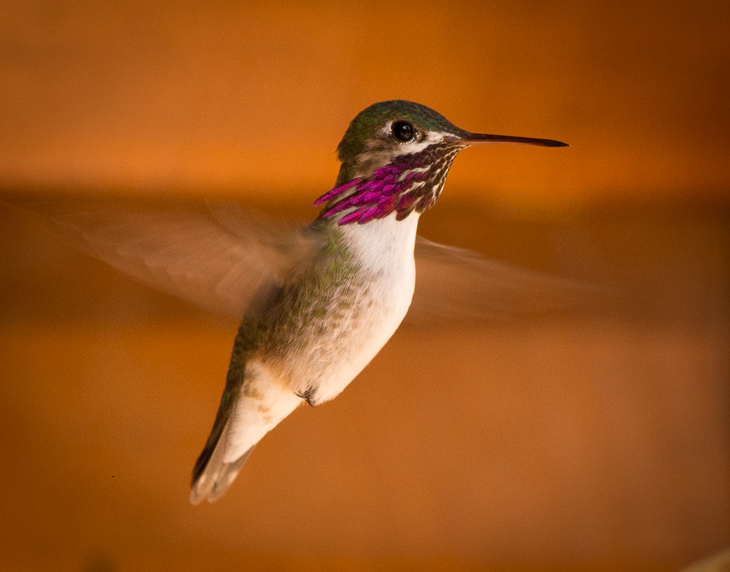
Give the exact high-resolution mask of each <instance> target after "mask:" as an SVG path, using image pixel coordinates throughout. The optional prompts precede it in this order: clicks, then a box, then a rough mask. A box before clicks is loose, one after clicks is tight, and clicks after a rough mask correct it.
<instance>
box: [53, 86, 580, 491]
mask: <svg viewBox="0 0 730 572" xmlns="http://www.w3.org/2000/svg"><path fill="white" fill-rule="evenodd" d="M495 143H516V144H527V145H538V146H543V147H564V146H567V145H566V144H565V143H562V142H560V141H555V140H552V139H536V138H529V137H512V136H504V135H488V134H479V133H472V132H469V131H465V130H463V129H460V128H458V127H456V126H455V125H454V124H452V123H451V122H450V121H449V120H447V119H446V118H445V117H444V116H442V115H441V114H439V113H437V112H436V111H434V110H432V109H430V108H428V107H426V106H424V105H421V104H418V103H413V102H410V101H405V100H391V101H383V102H380V103H376V104H374V105H371V106H370V107H368V108H366V109H365V110H363V111H361V112H360V113H359V114H358V115H357V116H356V117H355V118H354V119H353V120H352V122H351V123H350V125H349V127H348V128H347V131H346V133H345V135H344V137H343V139H342V141H341V142H340V144H339V146H338V147H337V156H338V159H339V161H340V163H341V165H340V169H339V174H338V175H337V179H336V181H335V184H334V186H333V188H332V189H330V190H329V191H327V192H326V193H324V194H323V195H322V196H320V197H319V198H318V199H317V200H316V201H315V202H314V205H315V206H318V207H321V211H320V212H319V215H318V216H317V217H316V219H315V220H314V221H313V222H312V223H311V224H309V225H308V226H306V227H292V228H281V227H279V228H273V229H272V228H268V227H266V226H265V225H262V224H257V223H256V222H255V221H252V220H251V219H250V218H249V217H247V215H246V214H245V213H243V212H242V211H240V210H239V209H238V208H237V207H235V206H232V205H231V204H229V203H210V204H209V205H208V208H209V211H210V212H209V213H208V215H212V218H211V216H203V215H200V214H198V213H183V214H181V213H180V212H176V213H153V212H142V213H140V212H136V211H135V212H128V213H114V214H111V215H108V216H106V215H105V216H99V215H98V214H94V213H76V214H73V215H67V214H60V215H59V214H58V213H49V212H47V211H46V212H44V213H43V216H44V220H45V224H44V226H47V227H48V226H49V221H50V226H53V227H55V228H54V231H55V232H56V234H59V233H60V234H61V235H63V236H64V237H65V238H66V239H67V240H69V241H71V242H72V243H73V244H74V245H75V246H77V247H78V248H80V249H82V250H85V251H86V252H89V253H90V254H92V255H95V256H97V257H99V258H101V259H103V260H105V261H106V262H108V263H110V264H112V265H113V266H115V267H117V268H119V269H121V270H123V271H125V272H127V273H128V274H131V275H133V276H136V277H137V278H139V279H141V280H143V281H145V282H147V283H150V284H153V285H155V286H157V287H161V288H163V289H165V290H167V291H170V292H172V293H174V294H177V295H178V296H181V297H183V298H186V299H189V300H192V301H194V302H197V303H199V304H201V305H203V306H206V307H209V308H212V309H217V310H222V311H224V312H227V313H230V314H233V315H235V316H237V318H239V319H240V318H241V316H243V318H242V319H241V322H240V326H239V328H238V332H237V334H236V336H235V340H234V343H233V349H232V352H231V357H230V363H229V366H228V373H227V375H226V380H225V388H224V390H223V395H222V397H221V400H220V405H219V407H218V411H217V413H216V416H215V421H214V423H213V428H212V430H211V433H210V436H209V437H208V440H207V442H206V443H205V446H204V448H203V450H202V452H201V453H200V456H199V457H198V459H197V462H196V463H195V466H194V469H193V472H192V480H191V489H190V502H191V503H193V504H198V503H200V502H202V501H203V500H208V501H209V502H213V501H215V500H217V499H219V498H220V497H221V496H222V495H223V494H224V493H225V492H226V491H227V489H228V488H229V487H230V486H231V484H232V483H233V481H234V480H235V478H236V476H237V475H238V473H239V471H240V470H241V467H242V466H243V464H244V463H245V462H246V460H247V459H248V458H249V456H250V455H251V452H252V451H253V449H254V447H255V446H256V444H257V443H258V442H259V441H260V440H261V439H262V438H263V437H264V436H265V435H266V434H267V433H268V432H269V431H271V430H272V429H273V428H274V427H276V425H277V424H279V423H280V422H281V421H282V420H283V419H284V418H285V417H287V416H288V415H289V414H290V413H292V412H293V411H294V410H295V409H297V408H298V407H299V406H300V405H302V404H308V405H310V406H317V405H319V404H321V403H324V402H327V401H330V400H332V399H334V398H335V397H336V396H337V395H339V394H340V393H341V392H342V391H343V390H344V389H345V387H347V385H348V384H349V383H350V382H351V381H352V380H353V379H354V378H355V377H356V376H357V375H358V374H359V373H360V372H361V371H362V370H363V369H364V368H365V366H366V365H367V364H368V363H369V362H370V361H371V360H372V359H373V358H374V357H375V356H376V354H377V353H378V352H379V351H380V350H381V348H382V347H383V346H384V345H385V344H386V343H387V342H388V340H389V339H390V337H391V336H392V335H393V334H394V333H395V331H396V329H397V328H398V327H399V326H400V324H401V322H402V321H403V319H404V317H405V316H406V313H407V312H409V308H410V307H411V304H412V301H413V300H414V291H415V290H416V284H417V281H418V283H419V284H420V283H421V280H422V278H423V283H424V284H425V285H426V286H425V287H426V288H428V287H429V286H428V285H429V284H431V285H434V284H435V285H436V288H438V287H439V285H440V286H441V288H442V289H444V287H446V288H448V289H449V290H450V292H448V293H447V295H446V296H443V295H442V299H447V300H449V301H450V302H448V303H446V304H441V306H442V307H445V306H448V304H449V303H453V300H454V297H455V296H457V295H458V294H457V293H456V290H458V289H463V290H468V289H469V288H472V289H477V290H478V289H481V288H484V287H485V286H486V289H490V288H491V290H494V289H495V284H497V285H498V286H496V288H501V287H505V288H507V290H509V289H510V288H512V289H519V288H520V287H523V286H525V285H526V284H527V287H529V284H530V283H531V282H534V280H535V279H534V276H532V275H531V273H529V272H522V273H521V272H520V271H516V270H514V269H509V268H505V267H503V266H500V265H499V264H498V263H491V262H489V261H486V260H483V259H480V258H479V257H477V256H475V255H472V254H470V253H468V252H467V251H462V250H461V249H456V248H452V247H447V246H442V245H438V244H436V243H432V242H429V241H426V240H424V239H421V238H420V237H419V239H418V240H417V237H416V231H417V227H418V220H419V218H420V216H421V214H423V213H424V212H425V211H426V210H428V209H430V208H431V207H432V206H433V205H434V204H435V203H436V201H437V200H438V198H439V196H440V195H441V191H442V189H443V187H444V182H445V180H446V176H447V174H448V171H449V168H450V167H451V164H452V162H453V161H454V158H455V157H456V155H457V154H458V153H459V152H460V151H462V150H464V149H466V148H467V147H471V146H476V145H484V144H495ZM414 253H417V254H418V258H419V265H418V277H417V268H416V256H414ZM459 270H465V271H466V274H465V275H464V277H463V279H457V283H454V278H453V277H454V276H455V271H456V272H458V271H459ZM422 274H425V275H426V276H423V277H422V276H421V275H422ZM548 282H549V280H548ZM505 284H507V286H504V285H505ZM542 285H543V286H544V285H545V280H543V281H542ZM442 294H443V292H442ZM477 297H479V298H480V301H481V300H483V299H484V298H485V296H482V295H481V294H479V295H477V294H474V293H473V294H472V298H471V299H472V300H473V299H476V298H477ZM486 297H487V298H488V295H487V296H486ZM423 298H424V297H423V296H421V297H420V299H423ZM418 300H419V298H418V297H417V300H416V303H414V306H418V305H421V306H423V305H424V304H423V303H419V302H418ZM483 305H484V304H482V306H483ZM415 309H416V308H414V310H415ZM469 311H473V312H478V311H479V308H478V307H477V304H473V305H472V307H471V308H470V309H467V312H469ZM437 313H438V312H437Z"/></svg>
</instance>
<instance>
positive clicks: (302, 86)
mask: <svg viewBox="0 0 730 572" xmlns="http://www.w3.org/2000/svg"><path fill="white" fill-rule="evenodd" d="M729 16H730V12H729V9H728V7H727V4H724V3H722V2H713V1H711V0H708V1H704V2H693V3H686V2H674V3H669V4H668V3H666V2H660V1H658V0H657V1H653V2H641V3H633V2H624V3H622V2H618V3H617V2H608V1H602V2H591V3H586V2H568V1H566V2H549V1H548V2H545V1H543V2H514V1H511V2H489V3H487V2H473V3H466V2H462V3H454V2H450V3H437V2H418V3H413V4H411V5H408V4H393V3H392V2H372V1H368V2H358V3H348V5H347V6H343V5H342V4H341V3H335V2H332V3H326V2H320V3H317V4H312V3H309V4H308V5H307V7H306V8H305V7H302V4H300V3H295V2H291V3H288V4H286V3H275V5H274V4H273V3H268V2H261V3H258V4H256V3H253V2H215V3H209V2H199V3H195V2H185V3H178V2H155V3H136V4H131V3H129V2H112V3H110V2H101V3H100V2H90V1H88V0H87V1H85V2H69V1H62V2H49V3H45V4H44V3H34V4H31V3H24V2H17V3H11V5H9V6H8V5H4V6H3V17H2V18H0V41H1V42H2V46H3V49H2V51H1V52H0V77H2V78H3V79H2V81H1V82H0V124H2V125H3V128H2V129H1V130H0V185H2V186H5V187H8V186H16V185H20V186H22V187H27V186H31V187H35V186H47V185H51V186H55V187H58V186H62V187H63V186H65V187H77V186H79V185H81V186H84V187H91V188H100V187H105V188H108V187H117V188H119V187H122V188H133V189H144V190H147V189H154V188H159V187H167V188H179V187H185V188H189V189H191V190H193V191H200V190H201V189H209V188H212V189H217V190H218V191H221V190H223V191H238V192H240V191H241V190H242V189H245V192H246V193H260V192H264V191H268V192H272V191H273V192H276V193H280V194H286V193H296V196H302V195H304V196H305V197H307V200H308V198H309V197H314V196H316V195H317V194H319V192H321V190H322V189H324V188H326V187H327V186H328V185H329V184H331V183H332V181H333V179H334V175H335V171H336V164H335V160H334V148H335V146H336V144H337V142H338V141H339V139H340V137H341V136H342V133H343V132H344V129H345V127H346V125H347V123H348V122H349V121H350V119H351V118H352V117H353V116H354V115H355V113H357V112H358V111H359V110H360V109H362V108H363V107H365V106H367V105H368V104H370V103H372V102H375V101H379V100H383V99H389V98H394V97H398V98H408V99H413V100H416V101H419V102H422V103H425V104H427V105H430V106H432V107H434V108H436V109H437V110H439V111H441V112H442V113H444V114H445V115H447V116H448V117H449V118H451V119H452V120H453V121H454V122H455V123H457V124H458V125H460V126H463V127H465V128H468V129H470V130H474V131H486V132H496V133H506V134H516V135H528V136H529V135H532V136H542V137H552V138H558V139H563V140H565V141H568V142H570V143H571V144H572V148H571V149H569V150H559V151H556V150H544V149H517V148H503V149H492V150H488V151H487V150H483V149H482V150H478V151H470V152H469V153H466V154H464V156H463V157H462V158H460V159H459V161H457V163H456V166H455V168H454V171H453V175H452V176H451V178H450V185H449V187H450V188H451V189H452V192H453V193H459V192H460V191H459V189H460V188H461V189H465V188H468V189H469V192H470V193H473V192H475V191H476V190H482V192H483V193H484V195H485V197H496V198H497V199H498V200H506V201H518V202H522V203H524V202H528V203H529V202H537V203H546V202H547V203H548V204H553V203H564V202H567V203H568V204H570V203H572V202H573V201H576V200H578V201H581V200H585V199H591V198H594V197H601V196H604V195H608V196H610V197H613V196H634V195H646V196H650V197H655V196H657V195H665V194H669V195H676V194H679V195H683V194H686V195H688V196H692V197H695V196H707V195H710V196H723V197H727V196H729V195H730V192H729V190H730V170H729V169H727V167H726V163H727V161H726V158H727V156H728V151H729V150H730V149H729V147H730V112H729V111H728V106H727V94H728V93H729V92H730V73H729V72H728V70H729V69H730V40H729V38H730V35H728V34H727V30H728V23H729V21H730V18H729ZM472 196H473V195H472Z"/></svg>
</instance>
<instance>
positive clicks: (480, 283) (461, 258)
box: [406, 236, 597, 325]
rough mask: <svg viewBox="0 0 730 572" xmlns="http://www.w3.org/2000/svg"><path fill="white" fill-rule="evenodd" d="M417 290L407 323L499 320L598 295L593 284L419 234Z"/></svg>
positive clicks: (576, 303)
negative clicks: (509, 261) (438, 241)
mask: <svg viewBox="0 0 730 572" xmlns="http://www.w3.org/2000/svg"><path fill="white" fill-rule="evenodd" d="M415 254H416V290H415V293H414V295H413V302H412V303H411V308H410V310H409V312H408V315H407V316H406V323H410V324H416V325H428V324H430V323H434V322H443V321H444V320H448V319H450V320H457V321H461V322H484V321H498V320H505V319H509V318H515V317H519V316H526V315H530V314H539V313H546V312H550V311H555V310H560V309H573V308H577V307H578V306H580V305H583V304H585V303H586V302H588V301H589V300H591V299H592V298H593V297H594V296H595V295H596V293H597V291H596V289H595V288H592V287H590V286H588V285H584V284H580V283H576V282H572V281H570V280H566V279H561V278H556V277H553V276H550V275H546V274H540V273H539V272H535V271H531V270H525V269H523V268H519V267H516V266H511V265H509V264H505V263H502V262H497V261H494V260H488V259H486V258H484V257H483V256H481V255H480V254H477V253H475V252H472V251H470V250H464V249H462V248H456V247H453V246H444V245H442V244H437V243H435V242H431V241H429V240H426V239H425V238H422V237H420V236H419V237H418V239H417V241H416V252H415Z"/></svg>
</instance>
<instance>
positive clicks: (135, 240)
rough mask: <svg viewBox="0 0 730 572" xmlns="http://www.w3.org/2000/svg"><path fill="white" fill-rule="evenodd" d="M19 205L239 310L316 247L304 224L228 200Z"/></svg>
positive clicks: (83, 246)
mask: <svg viewBox="0 0 730 572" xmlns="http://www.w3.org/2000/svg"><path fill="white" fill-rule="evenodd" d="M17 208H19V209H20V210H21V211H23V212H24V213H25V214H27V215H30V216H31V217H32V218H33V219H34V220H35V222H36V223H38V224H40V225H41V226H42V227H44V228H46V229H47V230H49V231H51V232H52V233H53V234H54V235H56V236H57V237H59V238H61V239H62V240H63V241H65V242H67V243H69V244H71V245H72V246H74V247H76V248H78V249H79V250H81V251H83V252H86V253H87V254H90V255H92V256H95V257H96V258H99V259H100V260H103V261H104V262H106V263H108V264H110V265H111V266H113V267H114V268H116V269H118V270H121V271H122V272H124V273H126V274H129V275H130V276H133V277H135V278H137V279H138V280H141V281H142V282H144V283H146V284H148V285H150V286H153V287H155V288H158V289H161V290H163V291H165V292H168V293H170V294H174V295H176V296H179V297H180V298H183V299H185V300H189V301H192V302H194V303H195V304H197V305H200V306H202V307H204V308H207V309H210V310H213V311H216V312H219V313H224V314H230V315H233V316H235V317H237V318H241V317H242V316H243V313H244V310H245V309H246V308H247V307H249V306H250V305H251V304H252V303H253V302H254V300H255V299H258V298H259V297H261V296H265V294H266V292H267V291H268V290H270V288H271V287H272V286H274V285H276V284H278V283H279V282H280V281H281V280H282V279H283V278H284V276H286V274H287V273H288V272H293V271H295V270H296V266H297V265H298V264H306V262H307V261H308V260H309V259H310V257H311V256H313V255H314V252H315V249H316V243H315V239H314V238H313V237H311V236H310V235H309V233H307V232H306V231H305V230H304V228H303V227H301V226H299V227H295V226H293V225H292V226H284V225H281V226H277V225H275V224H274V223H271V222H267V221H265V220H263V219H261V218H260V217H254V216H252V215H251V214H250V213H245V212H244V211H243V210H242V209H241V208H240V206H239V205H237V204H236V203H232V202H215V203H213V202H210V203H207V204H206V205H205V206H202V207H201V208H193V207H191V206H186V207H177V208H173V209H169V210H162V209H158V210H155V209H152V208H141V207H134V206H130V205H125V204H123V203H116V204H113V203H109V202H107V203H102V204H100V203H97V204H95V205H94V204H92V205H91V206H86V205H85V206H80V205H78V204H74V203H73V202H63V203H60V202H59V203H35V204H29V205H19V206H17Z"/></svg>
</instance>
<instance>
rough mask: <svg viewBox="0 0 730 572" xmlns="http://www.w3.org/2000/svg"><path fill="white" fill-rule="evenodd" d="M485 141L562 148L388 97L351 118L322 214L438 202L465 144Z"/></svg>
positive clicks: (380, 214)
mask: <svg viewBox="0 0 730 572" xmlns="http://www.w3.org/2000/svg"><path fill="white" fill-rule="evenodd" d="M484 143H525V144H531V145H542V146H547V147H562V146H565V143H561V142H559V141H553V140H551V139H532V138H527V137H509V136H503V135H483V134H477V133H470V132H469V131H465V130H463V129H459V128H458V127H456V125H454V124H453V123H451V122H450V121H449V120H448V119H446V118H445V117H444V116H443V115H441V114H440V113H437V112H435V111H434V110H433V109H430V108H428V107H426V106H425V105H420V104H418V103H413V102H411V101H404V100H392V101H383V102H380V103H376V104H374V105H371V106H370V107H368V108H367V109H365V110H363V111H361V112H360V113H359V114H358V115H357V117H355V119H353V120H352V122H351V123H350V126H349V127H348V129H347V132H346V133H345V136H344V137H343V138H342V141H340V144H339V146H338V147H337V154H338V157H339V159H340V161H341V163H342V165H341V167H340V173H339V175H338V177H337V182H336V183H335V188H333V189H332V190H331V191H329V192H328V193H326V194H325V195H323V196H321V197H320V198H319V199H317V201H316V202H315V203H314V204H315V205H318V204H322V203H327V208H326V209H325V211H323V213H322V215H321V216H322V217H323V218H329V217H339V219H338V223H339V224H341V225H342V224H351V223H354V222H357V223H359V224H364V223H366V222H370V221H371V220H373V219H378V218H384V217H386V216H388V215H389V214H391V213H393V212H395V213H396V219H397V220H403V219H404V218H405V217H407V216H408V215H409V214H411V213H412V212H413V211H416V212H418V213H422V212H423V211H425V210H426V209H428V208H430V207H431V206H433V204H434V203H435V202H436V199H438V197H439V195H440V194H441V190H442V189H443V186H444V181H445V180H446V175H447V173H448V172H449V168H450V167H451V163H452V162H453V160H454V158H455V157H456V155H457V154H458V153H459V151H461V150H462V149H466V148H467V147H470V146H471V145H479V144H484Z"/></svg>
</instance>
